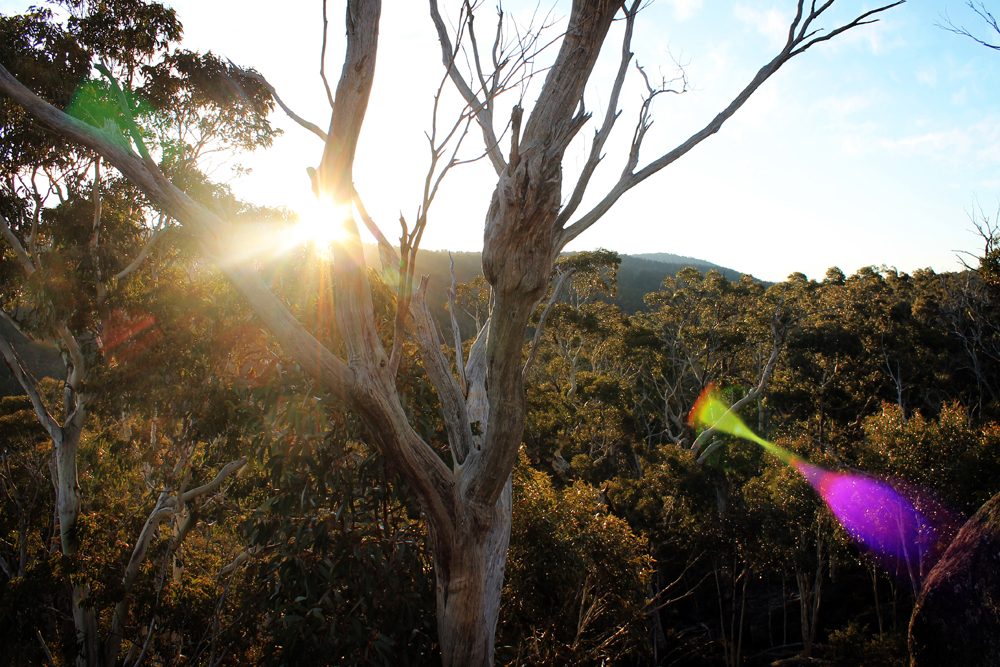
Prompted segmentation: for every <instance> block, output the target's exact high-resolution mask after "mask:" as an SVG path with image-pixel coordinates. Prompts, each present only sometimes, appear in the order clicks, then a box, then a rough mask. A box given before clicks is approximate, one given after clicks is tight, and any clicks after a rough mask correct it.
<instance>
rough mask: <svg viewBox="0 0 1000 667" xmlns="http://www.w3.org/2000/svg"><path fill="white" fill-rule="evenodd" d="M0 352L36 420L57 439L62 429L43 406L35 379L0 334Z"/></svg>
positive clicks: (5, 314)
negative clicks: (26, 396)
mask: <svg viewBox="0 0 1000 667" xmlns="http://www.w3.org/2000/svg"><path fill="white" fill-rule="evenodd" d="M0 313H2V314H3V316H4V317H5V318H6V319H10V317H9V316H8V315H7V313H6V312H4V311H0ZM0 353H2V354H3V358H4V361H6V362H7V367H8V368H10V372H11V373H13V374H14V377H15V378H17V381H18V383H20V385H21V388H22V389H24V393H26V394H27V395H28V398H29V399H31V406H32V407H33V408H34V409H35V414H36V415H37V416H38V421H39V422H41V424H42V426H44V427H45V430H46V431H47V432H48V434H49V437H51V438H52V440H53V441H59V440H61V437H62V429H61V428H60V427H59V424H58V423H56V420H55V419H53V418H52V415H50V414H49V409H48V408H47V407H45V403H44V401H42V397H41V396H40V395H39V394H38V386H37V384H36V382H35V379H34V378H33V377H31V374H30V373H29V372H28V370H27V367H26V366H25V365H24V362H23V361H22V360H21V356H20V355H19V354H18V353H17V350H15V349H14V346H13V345H11V344H10V341H8V340H7V338H6V337H5V336H2V335H0Z"/></svg>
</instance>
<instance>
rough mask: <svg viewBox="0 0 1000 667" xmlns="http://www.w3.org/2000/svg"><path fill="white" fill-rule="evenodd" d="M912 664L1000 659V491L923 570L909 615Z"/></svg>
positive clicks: (975, 664) (971, 665)
mask: <svg viewBox="0 0 1000 667" xmlns="http://www.w3.org/2000/svg"><path fill="white" fill-rule="evenodd" d="M909 645H910V660H911V662H910V664H911V667H938V666H939V665H953V666H957V665H961V667H980V666H982V667H986V666H987V665H1000V494H997V495H996V496H993V498H991V499H990V501H989V502H987V503H986V504H985V505H983V506H982V507H981V508H980V509H979V511H978V512H976V514H975V516H973V517H972V518H971V519H969V521H968V522H966V524H965V525H964V526H963V527H962V529H961V530H960V531H959V533H958V535H957V536H956V537H955V539H954V540H953V541H952V543H951V545H950V546H949V547H948V550H947V551H945V553H944V555H943V556H942V557H941V560H940V561H938V563H937V565H935V566H934V568H933V569H932V570H931V571H930V574H928V575H927V579H926V580H925V581H924V585H923V588H922V590H921V591H920V596H919V597H918V598H917V604H916V606H915V607H914V609H913V616H912V617H911V618H910V633H909Z"/></svg>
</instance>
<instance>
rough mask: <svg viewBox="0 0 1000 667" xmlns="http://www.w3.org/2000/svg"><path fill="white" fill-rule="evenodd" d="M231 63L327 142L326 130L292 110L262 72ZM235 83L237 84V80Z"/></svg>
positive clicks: (293, 116) (289, 115) (287, 112)
mask: <svg viewBox="0 0 1000 667" xmlns="http://www.w3.org/2000/svg"><path fill="white" fill-rule="evenodd" d="M323 8H324V11H325V9H326V3H324V4H323ZM324 37H325V33H324ZM324 42H325V39H324ZM229 64H230V65H231V66H232V67H233V69H235V70H236V71H238V72H239V73H240V74H242V75H243V76H245V77H249V78H251V79H253V80H254V81H256V82H257V83H259V84H260V85H262V86H264V89H265V90H266V91H267V92H268V93H270V95H271V97H273V98H274V101H275V102H277V103H278V106H280V107H281V109H282V110H283V111H284V112H285V115H286V116H288V117H289V118H291V119H292V120H294V121H295V122H296V123H298V124H299V125H301V126H302V127H304V128H305V129H307V130H309V131H310V132H312V133H313V134H315V135H316V136H317V137H319V138H320V139H322V140H323V143H326V140H327V136H326V132H324V131H323V130H321V129H320V128H319V126H318V125H315V124H313V123H310V122H309V121H307V120H306V119H304V118H302V117H301V116H299V115H298V114H297V113H295V112H294V111H292V110H291V109H290V108H289V107H288V105H287V104H285V102H284V101H283V100H282V99H281V97H279V96H278V91H276V90H275V89H274V86H272V85H271V84H270V83H269V82H268V80H267V79H265V78H264V77H263V76H262V75H261V74H259V73H258V72H255V71H253V70H247V69H243V68H242V67H240V66H239V65H237V64H236V63H234V62H233V61H232V60H230V61H229ZM233 83H234V84H236V82H235V81H234V82H233ZM236 86H237V88H239V89H240V92H241V93H242V94H243V97H244V98H246V99H249V98H247V97H246V93H244V92H243V89H242V88H241V87H240V86H239V84H236ZM331 106H332V105H331Z"/></svg>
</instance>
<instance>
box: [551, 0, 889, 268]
mask: <svg viewBox="0 0 1000 667" xmlns="http://www.w3.org/2000/svg"><path fill="white" fill-rule="evenodd" d="M903 2H905V0H898V1H897V2H893V3H891V4H888V5H883V6H881V7H878V8H876V9H873V10H871V11H868V12H865V13H863V14H861V15H860V16H858V17H857V18H856V19H854V20H853V21H851V22H850V23H848V24H846V25H843V26H841V27H839V28H837V29H836V30H833V31H831V32H830V33H827V34H826V35H824V36H821V37H816V38H815V39H813V35H815V34H816V31H812V32H806V31H807V30H808V28H809V26H810V25H811V23H812V21H813V20H815V19H816V18H817V17H819V16H820V15H821V14H822V13H823V12H824V11H826V9H827V8H828V7H829V6H830V5H831V4H832V3H833V0H827V2H826V3H825V4H824V5H822V6H820V8H819V9H816V8H815V4H814V5H813V9H812V10H811V11H810V13H809V15H808V16H806V18H805V20H804V21H802V23H801V27H800V29H799V32H798V34H796V33H795V29H796V27H797V26H798V24H799V21H800V20H801V17H802V4H803V0H800V1H799V7H798V12H797V14H796V16H795V18H794V19H793V21H792V24H791V27H790V28H789V36H788V40H787V42H786V43H785V46H784V47H783V48H782V49H781V52H780V53H778V55H777V56H775V57H774V59H772V60H771V62H769V63H767V64H766V65H764V66H763V67H761V68H760V70H758V72H757V74H756V75H755V76H754V78H753V79H752V80H751V81H750V83H749V84H747V86H746V87H745V88H744V89H743V90H742V91H740V93H739V94H738V95H737V96H736V97H735V98H734V99H733V101H732V102H730V103H729V105H728V106H727V107H726V108H725V109H723V110H722V111H721V112H720V113H719V114H718V115H717V116H716V117H715V118H713V119H712V121H711V122H710V123H708V124H707V125H706V126H705V127H703V128H702V129H701V130H699V131H698V132H696V133H694V134H693V135H691V136H690V137H689V138H688V139H687V140H686V141H684V142H683V143H682V144H680V145H679V146H677V147H676V148H674V149H673V150H671V151H670V152H668V153H666V154H664V155H662V156H661V157H659V158H657V159H656V160H654V161H653V162H651V163H649V164H648V165H646V166H645V167H643V168H642V169H640V170H639V171H634V164H632V165H630V166H627V167H626V169H625V170H623V172H622V175H621V177H620V178H619V180H618V182H617V183H616V184H615V185H614V186H613V187H612V188H611V191H610V192H609V193H608V194H607V195H605V196H604V198H603V199H602V200H601V201H600V202H599V203H598V204H597V205H596V206H595V207H594V208H593V209H591V210H590V211H589V212H588V213H586V214H585V215H583V217H581V218H580V219H579V220H577V221H576V222H574V223H573V224H571V225H569V226H568V227H565V228H564V229H563V231H562V233H561V235H560V237H559V244H558V247H559V248H560V249H561V248H564V247H565V246H566V244H567V243H569V242H570V241H572V240H573V239H575V238H576V237H577V236H579V235H580V234H581V233H583V232H584V231H585V230H586V229H588V228H589V227H590V226H591V225H593V224H594V223H595V222H597V221H598V220H599V219H600V218H601V217H602V216H603V215H604V214H605V213H607V212H608V211H609V210H610V209H611V207H612V206H613V205H614V203H615V202H617V201H618V199H619V198H621V196H622V195H623V194H625V193H626V192H627V191H628V190H630V189H632V188H633V187H635V186H636V185H638V184H639V183H641V182H642V181H644V180H646V179H647V178H649V177H650V176H652V175H653V174H655V173H657V172H658V171H660V170H661V169H663V168H664V167H666V166H668V165H670V164H672V163H673V162H675V161H676V160H677V159H678V158H680V157H682V156H684V155H685V154H687V153H688V152H689V151H690V150H691V149H692V148H694V147H695V146H697V145H698V144H700V143H701V142H702V141H704V140H705V139H707V138H709V137H710V136H712V135H713V134H715V133H716V132H718V131H719V129H720V128H721V127H722V125H723V123H725V122H726V121H727V120H729V118H731V117H732V116H733V114H735V113H736V112H737V111H738V110H739V108H740V107H742V106H743V105H744V104H745V103H746V101H747V100H748V99H750V96H751V95H753V93H754V92H756V90H757V89H758V88H760V86H761V85H763V83H764V82H765V81H767V80H768V79H769V78H770V77H771V75H772V74H774V73H775V72H777V71H778V69H779V68H780V67H781V66H782V65H784V64H785V63H786V62H788V61H789V60H790V59H791V58H792V57H794V56H796V55H798V54H800V53H802V52H803V51H805V50H806V49H808V48H809V47H811V46H812V45H813V44H817V43H819V42H823V41H827V40H829V39H831V38H833V37H835V36H837V35H839V34H841V33H842V32H844V31H845V30H849V29H851V28H854V27H857V26H859V25H865V24H868V23H872V22H873V21H874V20H875V19H873V20H867V19H869V17H871V16H873V15H875V14H878V13H880V12H884V11H886V10H889V9H891V8H893V7H896V6H898V5H901V4H903ZM642 132H644V131H642ZM642 132H639V133H637V135H636V139H635V140H634V141H633V148H632V153H634V159H635V161H636V162H637V161H638V150H639V143H641V140H642ZM631 158H632V155H630V161H631Z"/></svg>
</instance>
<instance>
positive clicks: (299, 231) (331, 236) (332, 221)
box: [292, 197, 351, 252]
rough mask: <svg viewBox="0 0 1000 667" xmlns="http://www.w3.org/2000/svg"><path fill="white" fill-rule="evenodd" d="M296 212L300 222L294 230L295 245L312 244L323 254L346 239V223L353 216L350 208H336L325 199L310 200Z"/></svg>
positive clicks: (297, 208)
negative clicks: (334, 243) (331, 245)
mask: <svg viewBox="0 0 1000 667" xmlns="http://www.w3.org/2000/svg"><path fill="white" fill-rule="evenodd" d="M295 211H296V213H298V214H299V222H298V223H297V224H296V225H295V226H294V227H293V228H292V240H293V243H294V245H299V244H302V243H310V244H312V245H313V246H314V247H315V248H316V250H318V251H321V252H322V251H325V250H326V249H327V248H328V247H329V245H330V244H331V243H333V242H334V241H337V240H339V239H342V238H343V237H344V235H345V234H346V230H345V229H344V221H345V220H347V218H348V216H349V215H350V214H351V210H350V208H349V207H348V206H335V205H334V203H333V202H332V201H330V200H329V199H328V198H325V197H324V198H322V199H313V198H309V199H307V200H306V201H304V202H302V203H301V204H300V205H299V206H297V207H296V208H295Z"/></svg>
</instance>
